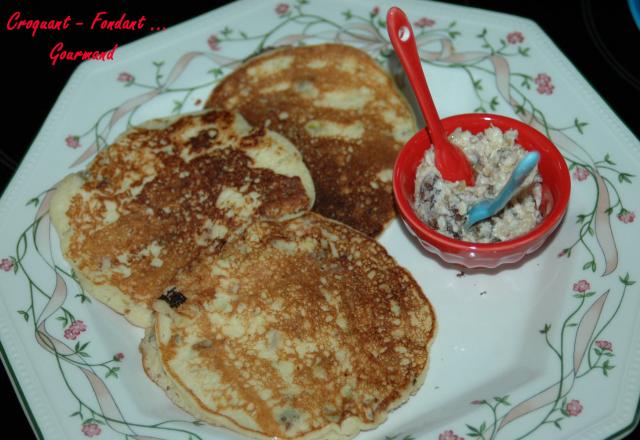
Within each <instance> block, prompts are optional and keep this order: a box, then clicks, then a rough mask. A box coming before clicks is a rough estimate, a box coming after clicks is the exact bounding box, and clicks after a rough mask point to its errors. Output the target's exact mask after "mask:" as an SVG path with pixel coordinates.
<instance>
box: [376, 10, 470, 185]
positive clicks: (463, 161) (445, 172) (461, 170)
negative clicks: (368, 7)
mask: <svg viewBox="0 0 640 440" xmlns="http://www.w3.org/2000/svg"><path fill="white" fill-rule="evenodd" d="M387 31H388V32H389V38H390V39H391V44H392V45H393V49H394V50H395V51H396V54H397V55H398V58H399V59H400V62H401V63H402V67H404V70H405V72H406V73H407V76H408V77H409V82H410V83H411V87H413V91H414V93H415V95H416V99H417V100H418V104H419V105H420V109H421V110H422V116H424V119H425V121H426V122H427V127H426V130H427V131H428V133H429V136H430V137H431V142H433V145H434V147H435V156H436V168H437V169H438V171H440V174H441V175H442V177H443V179H445V180H448V181H451V182H456V181H458V180H464V181H465V183H466V184H467V185H468V186H473V185H474V179H473V169H472V168H471V165H470V164H469V161H468V159H467V156H465V154H464V153H463V152H462V150H461V149H460V148H458V147H456V146H455V145H453V144H452V143H451V142H449V140H448V139H447V136H446V135H445V133H444V130H443V128H442V124H441V122H440V117H439V116H438V112H437V110H436V106H435V105H434V104H433V99H432V98H431V94H430V93H429V87H428V86H427V80H426V78H425V76H424V72H423V71H422V64H421V62H420V57H419V56H418V48H417V47H416V40H415V39H414V37H413V29H412V28H411V24H410V23H409V20H408V19H407V16H406V15H405V13H404V12H403V11H402V9H400V8H397V7H395V6H394V7H392V8H391V9H389V12H388V13H387Z"/></svg>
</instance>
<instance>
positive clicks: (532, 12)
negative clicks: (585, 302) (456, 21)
mask: <svg viewBox="0 0 640 440" xmlns="http://www.w3.org/2000/svg"><path fill="white" fill-rule="evenodd" d="M317 1H319V0H317ZM37 3H44V2H36V1H35V0H29V1H13V0H11V1H10V0H5V1H3V2H2V4H1V5H0V20H1V26H0V35H1V37H2V39H1V40H0V41H1V42H2V45H1V46H0V47H1V48H2V52H1V54H0V60H1V61H0V63H1V64H2V71H3V84H2V87H1V90H2V93H3V95H4V99H3V101H2V104H3V107H4V109H5V111H4V112H3V113H4V114H3V116H2V120H3V121H4V122H3V124H2V126H3V130H2V138H1V139H2V140H1V141H0V193H1V192H2V191H3V190H4V188H5V186H6V185H7V184H8V182H9V180H10V179H11V176H12V174H13V172H14V170H15V169H16V168H17V166H18V164H19V163H20V161H21V160H22V157H23V156H24V154H25V152H26V151H27V149H28V148H29V146H30V145H31V142H32V141H33V139H34V137H35V135H36V134H37V132H38V130H39V129H40V127H41V125H42V123H43V122H44V120H45V118H46V116H47V114H48V113H49V111H50V110H51V107H52V106H53V103H54V102H55V99H56V98H57V97H58V95H59V93H60V92H61V90H62V88H63V87H64V85H65V83H66V81H67V79H68V78H69V76H70V75H71V73H72V72H73V70H74V69H75V67H76V65H77V63H75V62H64V63H59V64H58V65H56V66H55V67H52V66H51V63H50V60H49V56H48V55H49V51H50V50H51V47H52V46H53V45H54V44H55V43H56V42H58V41H61V40H64V42H65V45H68V47H75V48H84V47H86V48H94V47H95V48H99V49H101V50H107V49H110V48H111V47H113V45H114V44H115V43H118V44H119V45H122V44H125V43H127V42H129V41H132V40H134V39H137V38H140V37H142V36H144V35H147V34H148V33H150V31H148V30H146V31H145V30H143V31H141V32H129V31H113V32H89V31H86V30H82V29H74V28H71V29H68V30H66V31H64V32H38V34H37V35H36V37H35V38H32V37H31V35H30V34H29V33H27V32H24V31H22V32H17V31H8V30H7V29H6V24H7V21H8V19H9V17H10V16H11V14H12V13H13V12H15V11H20V12H21V14H22V15H23V17H25V18H26V17H30V18H56V17H60V18H63V17H65V16H66V15H72V16H73V17H80V18H84V19H85V20H91V18H92V17H93V15H94V14H95V13H96V12H97V11H100V10H106V11H110V12H112V13H113V14H114V15H119V14H120V13H121V12H126V13H127V15H128V16H130V17H137V16H141V15H145V16H146V17H147V20H149V22H150V23H158V24H163V25H165V26H167V27H168V26H171V25H172V24H176V23H179V22H182V21H184V20H187V19H189V18H191V17H194V16H196V15H199V14H201V13H204V12H207V11H208V10H211V9H213V8H215V7H216V5H217V4H220V2H185V1H182V2H177V3H173V2H166V3H163V4H160V2H155V3H149V4H145V3H144V2H123V1H113V2H98V1H97V0H88V1H84V2H82V3H80V2H73V4H72V2H47V3H48V5H47V6H45V5H39V4H37ZM276 3H277V2H276V1H274V5H275V4H276ZM285 3H286V2H285ZM346 3H347V2H345V4H346ZM450 3H456V4H461V5H467V6H474V7H478V8H484V9H490V10H495V11H500V12H505V13H509V14H515V15H519V16H522V17H527V18H530V19H532V20H534V21H535V22H537V23H538V24H539V25H540V26H541V27H542V28H543V29H544V31H545V32H546V33H547V34H548V35H549V36H550V37H551V39H552V40H553V41H554V42H555V43H556V44H557V46H558V47H559V48H560V49H561V50H562V52H564V54H565V55H566V56H567V58H569V60H571V61H572V62H573V64H574V65H575V66H576V68H577V69H578V70H579V71H580V72H581V73H582V74H583V75H584V77H585V78H586V79H587V80H588V81H589V82H590V83H591V85H592V86H593V88H594V89H595V90H596V91H597V92H598V93H599V94H600V95H601V96H602V97H603V98H604V100H605V101H606V102H607V103H608V104H609V106H610V107H611V108H612V109H613V110H614V111H615V112H616V113H617V114H618V116H619V117H620V118H621V119H622V120H623V121H624V122H625V123H626V124H627V126H629V127H630V128H631V130H632V131H633V132H634V133H635V135H636V136H638V134H639V131H638V129H639V127H638V104H639V103H640V75H639V72H638V68H637V66H638V65H639V63H638V61H637V60H636V59H635V58H636V57H637V55H638V47H639V46H638V43H639V42H640V38H639V36H640V31H639V30H638V28H637V27H636V25H635V23H634V22H633V19H632V16H631V13H630V10H629V7H628V4H627V2H626V1H623V0H618V1H607V2H605V1H597V0H582V1H568V2H563V1H558V0H555V1H536V2H524V1H521V2H516V1H504V0H502V1H499V0H485V1H480V0H455V1H450ZM80 5H82V6H80ZM371 5H372V7H373V6H375V5H376V3H375V2H371ZM425 15H428V4H425ZM0 386H1V388H0V391H1V394H0V396H2V403H3V410H4V411H3V414H4V419H5V421H6V423H7V426H10V427H11V431H13V436H12V438H16V439H28V438H32V437H33V436H34V434H33V432H32V430H31V428H30V427H29V424H28V422H27V419H26V417H25V415H24V413H23V411H22V408H21V406H20V403H19V402H18V400H17V397H16V395H15V393H14V391H13V390H12V387H11V384H10V382H9V380H8V378H7V375H6V372H5V371H4V370H2V369H0ZM637 432H638V431H636V433H637Z"/></svg>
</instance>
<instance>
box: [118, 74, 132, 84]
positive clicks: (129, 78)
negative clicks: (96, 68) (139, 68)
mask: <svg viewBox="0 0 640 440" xmlns="http://www.w3.org/2000/svg"><path fill="white" fill-rule="evenodd" d="M133 80H135V78H134V76H133V75H132V74H130V73H129V72H121V73H120V75H118V81H120V82H124V83H130V82H133Z"/></svg>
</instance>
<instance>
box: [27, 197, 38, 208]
mask: <svg viewBox="0 0 640 440" xmlns="http://www.w3.org/2000/svg"><path fill="white" fill-rule="evenodd" d="M38 203H40V199H39V198H38V197H34V198H32V199H29V201H28V202H27V203H26V204H25V206H29V205H33V206H38Z"/></svg>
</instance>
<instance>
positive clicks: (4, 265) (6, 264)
mask: <svg viewBox="0 0 640 440" xmlns="http://www.w3.org/2000/svg"><path fill="white" fill-rule="evenodd" d="M0 269H2V270H4V271H5V272H11V269H13V261H11V260H10V259H9V258H3V259H2V260H0Z"/></svg>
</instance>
